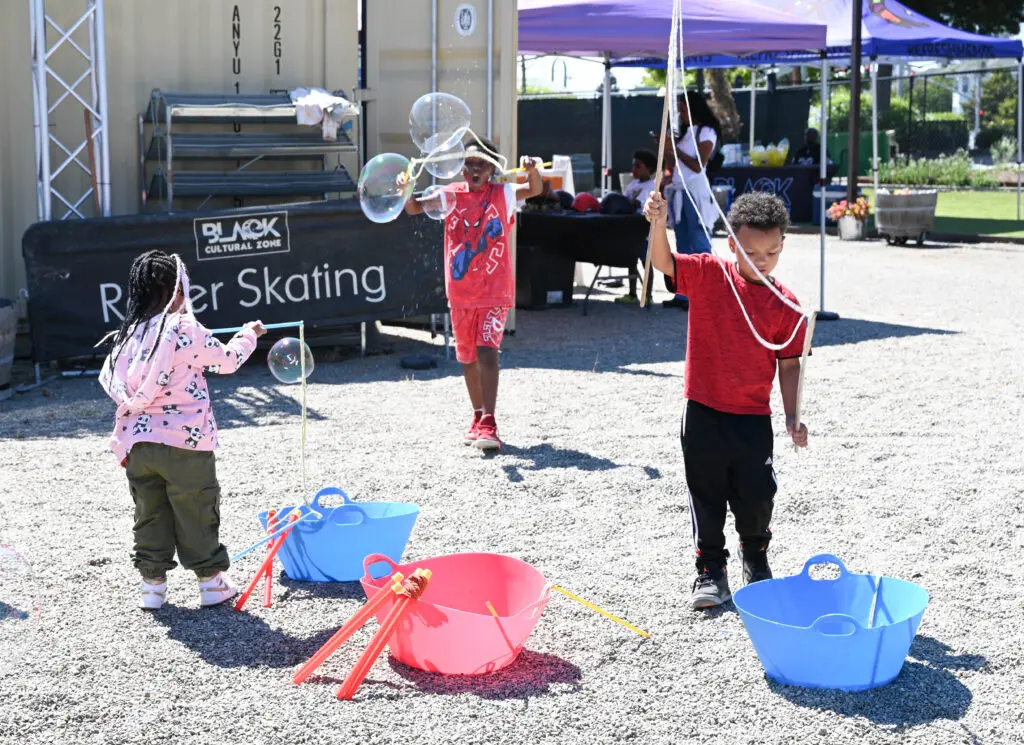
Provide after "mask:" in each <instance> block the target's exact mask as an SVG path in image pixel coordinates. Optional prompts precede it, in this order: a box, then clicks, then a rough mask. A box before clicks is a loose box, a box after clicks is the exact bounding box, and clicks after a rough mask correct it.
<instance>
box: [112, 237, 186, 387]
mask: <svg viewBox="0 0 1024 745" xmlns="http://www.w3.org/2000/svg"><path fill="white" fill-rule="evenodd" d="M177 289H178V262H177V261H176V260H175V258H174V256H169V255H168V254H165V253H164V252H163V251H158V250H153V251H147V252H146V253H144V254H142V255H141V256H139V257H138V258H137V259H135V261H134V262H132V268H131V270H130V271H129V273H128V311H127V312H126V313H125V315H124V322H123V323H122V324H121V328H120V329H118V331H117V334H116V335H115V336H114V339H113V341H112V342H111V349H112V350H114V357H113V359H112V360H111V364H110V366H111V369H113V367H114V364H115V363H116V362H117V357H118V355H120V353H121V349H122V348H123V347H124V343H125V342H126V341H128V338H129V337H130V336H131V335H132V334H133V333H134V332H135V329H136V328H138V326H139V324H141V323H145V322H146V321H149V319H151V318H152V317H153V316H155V315H156V314H157V313H161V312H162V311H163V309H164V308H166V307H167V305H168V303H170V302H171V299H172V297H173V295H174V293H175V292H176V291H177ZM166 320H167V318H166V316H164V317H163V318H161V319H160V329H159V331H158V332H157V339H159V338H160V335H161V334H163V331H164V323H165V322H166ZM153 347H154V349H151V350H150V352H149V356H152V355H153V352H154V351H155V348H156V345H155V344H154V345H153Z"/></svg>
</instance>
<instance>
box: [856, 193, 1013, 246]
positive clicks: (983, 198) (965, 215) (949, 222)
mask: <svg viewBox="0 0 1024 745" xmlns="http://www.w3.org/2000/svg"><path fill="white" fill-rule="evenodd" d="M864 194H865V196H867V198H868V199H869V200H871V201H872V202H873V201H874V200H873V199H872V197H873V196H874V190H872V189H865V190H864ZM1022 206H1024V205H1022ZM934 232H935V233H939V234H941V233H946V234H949V235H996V236H1004V237H1013V238H1024V221H1021V220H1018V219H1017V193H1016V192H1009V191H945V192H939V207H938V211H937V212H936V215H935V231H934Z"/></svg>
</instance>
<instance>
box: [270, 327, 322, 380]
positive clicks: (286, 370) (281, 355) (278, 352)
mask: <svg viewBox="0 0 1024 745" xmlns="http://www.w3.org/2000/svg"><path fill="white" fill-rule="evenodd" d="M300 348H301V349H303V350H304V351H305V358H306V377H307V378H308V377H309V376H310V375H311V374H312V373H313V352H312V351H311V350H310V348H309V345H308V344H303V343H302V342H300V341H299V340H298V339H296V338H294V337H291V336H286V337H285V338H284V339H280V340H278V341H277V343H276V344H274V346H273V347H271V348H270V353H269V354H267V367H269V368H270V373H271V374H272V375H273V376H274V377H275V378H277V379H278V380H280V381H281V382H282V383H288V384H292V383H301V382H302V358H301V357H300V356H299V349H300Z"/></svg>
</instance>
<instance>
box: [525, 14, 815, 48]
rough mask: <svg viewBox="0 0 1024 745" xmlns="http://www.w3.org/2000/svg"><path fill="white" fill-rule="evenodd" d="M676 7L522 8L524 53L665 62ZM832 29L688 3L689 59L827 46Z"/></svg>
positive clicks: (685, 25) (781, 17)
mask: <svg viewBox="0 0 1024 745" xmlns="http://www.w3.org/2000/svg"><path fill="white" fill-rule="evenodd" d="M672 5H673V0H519V51H520V53H524V54H562V55H569V56H576V57H605V56H607V57H608V58H610V59H611V60H616V59H620V58H625V57H631V56H639V55H643V56H648V57H656V58H661V59H664V58H665V56H666V52H667V50H668V41H669V34H670V31H671V24H672ZM825 38H826V32H825V29H824V24H822V23H818V22H813V21H812V22H804V21H803V20H802V19H797V18H794V17H793V16H787V15H785V14H782V13H779V12H777V11H773V10H770V9H765V8H764V7H762V6H760V5H758V4H755V3H752V2H749V0H731V1H730V2H728V3H723V2H721V0H687V2H686V3H684V5H683V44H684V53H686V54H744V53H747V52H773V51H784V50H792V49H803V50H808V51H811V52H813V51H814V50H818V49H822V48H823V47H824V46H825V43H826V41H825Z"/></svg>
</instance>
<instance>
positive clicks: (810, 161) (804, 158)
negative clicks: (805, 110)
mask: <svg viewBox="0 0 1024 745" xmlns="http://www.w3.org/2000/svg"><path fill="white" fill-rule="evenodd" d="M825 157H826V158H827V159H828V162H829V163H831V162H832V156H831V155H830V154H829V152H828V151H827V150H826V151H825ZM789 162H790V163H791V164H793V165H795V166H816V165H819V164H820V163H821V137H820V135H819V134H818V130H816V129H814V128H813V127H811V128H810V129H808V130H807V132H805V133H804V146H803V147H802V148H800V149H799V150H797V151H795V152H793V153H791V154H790V156H789Z"/></svg>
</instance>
